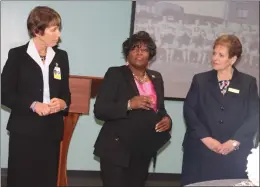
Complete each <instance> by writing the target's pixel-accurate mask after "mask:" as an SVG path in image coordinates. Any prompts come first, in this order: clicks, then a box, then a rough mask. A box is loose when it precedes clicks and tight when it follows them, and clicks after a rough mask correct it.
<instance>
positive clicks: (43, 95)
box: [1, 6, 70, 187]
mask: <svg viewBox="0 0 260 187" xmlns="http://www.w3.org/2000/svg"><path fill="white" fill-rule="evenodd" d="M27 28H28V32H29V35H30V37H31V39H30V41H29V42H28V43H27V44H25V45H22V46H19V47H15V48H12V49H10V51H9V54H8V59H7V61H6V63H5V66H4V68H3V72H2V76H1V84H2V85H1V88H2V89H1V101H2V105H5V106H6V107H8V108H9V109H10V110H11V114H10V117H9V120H8V124H7V130H8V131H9V132H10V134H9V150H8V151H9V152H8V153H9V157H8V176H7V186H8V187H20V186H27V187H35V186H37V187H47V186H48V187H55V186H56V185H57V173H58V165H59V150H60V142H61V140H62V138H63V125H64V122H63V118H64V115H66V114H67V111H68V109H69V105H70V90H69V61H68V55H67V52H66V51H63V50H60V49H58V48H57V44H58V42H59V39H60V30H61V17H60V15H59V14H58V13H57V12H56V11H55V10H53V9H51V8H49V7H45V6H39V7H35V8H34V9H33V10H32V11H31V13H30V14H29V16H28V19H27Z"/></svg>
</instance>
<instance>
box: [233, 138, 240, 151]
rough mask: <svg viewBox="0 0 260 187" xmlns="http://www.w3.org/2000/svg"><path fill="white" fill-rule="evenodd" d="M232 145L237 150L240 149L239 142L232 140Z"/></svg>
mask: <svg viewBox="0 0 260 187" xmlns="http://www.w3.org/2000/svg"><path fill="white" fill-rule="evenodd" d="M232 145H233V146H234V148H235V150H238V148H239V144H238V142H237V141H235V140H232Z"/></svg>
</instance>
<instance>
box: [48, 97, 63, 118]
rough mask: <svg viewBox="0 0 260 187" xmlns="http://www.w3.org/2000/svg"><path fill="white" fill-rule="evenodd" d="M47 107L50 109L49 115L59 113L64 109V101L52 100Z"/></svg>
mask: <svg viewBox="0 0 260 187" xmlns="http://www.w3.org/2000/svg"><path fill="white" fill-rule="evenodd" d="M49 107H50V108H51V114H53V113H56V112H59V111H61V110H63V109H64V108H65V107H66V103H65V101H63V100H62V99H59V98H52V99H51V101H50V103H49Z"/></svg>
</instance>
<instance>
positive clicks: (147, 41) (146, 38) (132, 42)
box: [122, 31, 156, 61]
mask: <svg viewBox="0 0 260 187" xmlns="http://www.w3.org/2000/svg"><path fill="white" fill-rule="evenodd" d="M140 45H145V46H146V47H147V49H148V52H149V61H150V60H152V59H153V58H154V57H155V55H156V44H155V42H154V40H153V39H152V37H151V36H150V35H149V34H148V33H147V32H146V31H139V32H137V33H135V34H133V35H132V36H131V37H129V38H127V39H126V40H125V41H124V42H123V44H122V53H123V55H124V58H125V60H126V59H127V56H128V54H129V52H130V51H131V50H132V49H134V48H135V47H137V46H140Z"/></svg>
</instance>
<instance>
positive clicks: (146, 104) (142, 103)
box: [130, 95, 152, 110]
mask: <svg viewBox="0 0 260 187" xmlns="http://www.w3.org/2000/svg"><path fill="white" fill-rule="evenodd" d="M130 106H131V109H145V110H150V109H151V108H152V98H151V97H149V96H144V95H141V96H135V97H133V98H132V99H131V100H130Z"/></svg>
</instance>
